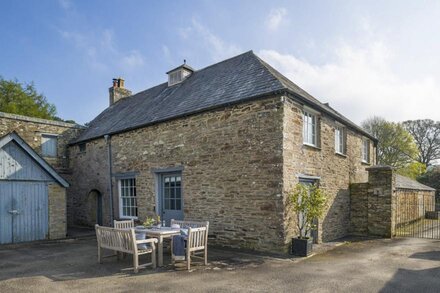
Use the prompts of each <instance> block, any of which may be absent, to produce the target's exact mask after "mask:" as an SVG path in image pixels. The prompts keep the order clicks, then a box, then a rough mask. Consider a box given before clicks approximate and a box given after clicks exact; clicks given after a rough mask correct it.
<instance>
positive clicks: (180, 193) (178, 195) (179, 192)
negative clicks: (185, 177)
mask: <svg viewBox="0 0 440 293" xmlns="http://www.w3.org/2000/svg"><path fill="white" fill-rule="evenodd" d="M181 198H182V190H181V189H180V188H176V199H181Z"/></svg>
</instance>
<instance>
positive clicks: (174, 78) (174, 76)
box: [168, 70, 182, 85]
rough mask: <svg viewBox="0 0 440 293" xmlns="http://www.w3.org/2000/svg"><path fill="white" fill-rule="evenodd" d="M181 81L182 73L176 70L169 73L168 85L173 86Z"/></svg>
mask: <svg viewBox="0 0 440 293" xmlns="http://www.w3.org/2000/svg"><path fill="white" fill-rule="evenodd" d="M181 81H182V71H181V70H177V71H174V72H170V73H169V80H168V83H169V85H174V84H177V83H179V82H181Z"/></svg>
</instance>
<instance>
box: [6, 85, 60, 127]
mask: <svg viewBox="0 0 440 293" xmlns="http://www.w3.org/2000/svg"><path fill="white" fill-rule="evenodd" d="M0 111H1V112H7V113H13V114H20V115H26V116H31V117H37V118H43V119H56V112H57V111H56V108H55V105H53V104H51V103H49V102H48V101H47V99H46V97H45V96H44V95H43V94H40V93H38V92H37V90H36V89H35V86H34V84H33V83H28V84H22V83H19V82H18V81H17V80H6V79H3V78H2V77H1V76H0Z"/></svg>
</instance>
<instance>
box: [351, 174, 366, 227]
mask: <svg viewBox="0 0 440 293" xmlns="http://www.w3.org/2000/svg"><path fill="white" fill-rule="evenodd" d="M368 188H369V184H368V183H352V184H350V196H351V198H350V221H351V227H350V231H349V232H350V234H352V235H367V234H368Z"/></svg>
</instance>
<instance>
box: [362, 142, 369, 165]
mask: <svg viewBox="0 0 440 293" xmlns="http://www.w3.org/2000/svg"><path fill="white" fill-rule="evenodd" d="M362 163H366V164H369V163H370V140H369V139H368V138H363V139H362Z"/></svg>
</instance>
